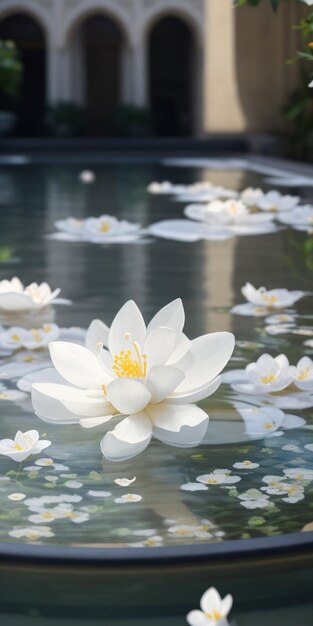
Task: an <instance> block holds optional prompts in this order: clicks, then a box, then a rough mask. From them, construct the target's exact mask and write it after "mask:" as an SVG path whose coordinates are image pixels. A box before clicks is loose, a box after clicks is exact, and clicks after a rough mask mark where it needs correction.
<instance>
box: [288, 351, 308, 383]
mask: <svg viewBox="0 0 313 626" xmlns="http://www.w3.org/2000/svg"><path fill="white" fill-rule="evenodd" d="M290 373H291V375H292V382H293V384H294V385H295V386H296V387H297V388H298V389H301V390H303V391H313V361H312V359H310V358H309V357H308V356H304V357H302V359H300V361H298V363H297V365H296V366H291V367H290Z"/></svg>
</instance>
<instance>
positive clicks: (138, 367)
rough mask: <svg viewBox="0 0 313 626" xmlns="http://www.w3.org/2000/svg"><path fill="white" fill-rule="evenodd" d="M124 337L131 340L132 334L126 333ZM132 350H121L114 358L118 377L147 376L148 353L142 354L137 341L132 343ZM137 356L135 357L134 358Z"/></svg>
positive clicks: (115, 371) (114, 367) (114, 370)
mask: <svg viewBox="0 0 313 626" xmlns="http://www.w3.org/2000/svg"><path fill="white" fill-rule="evenodd" d="M124 339H125V340H126V341H129V340H131V334H130V333H125V335H124ZM131 347H132V349H133V350H134V352H135V355H134V354H133V353H132V350H131V349H130V350H121V352H120V353H119V354H115V355H114V358H113V367H112V369H113V372H114V373H115V375H116V376H117V377H118V378H145V377H146V374H147V355H146V354H141V352H140V346H139V344H138V342H137V341H133V342H132V343H131ZM133 356H135V358H133Z"/></svg>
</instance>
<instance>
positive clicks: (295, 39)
mask: <svg viewBox="0 0 313 626" xmlns="http://www.w3.org/2000/svg"><path fill="white" fill-rule="evenodd" d="M307 11H308V8H307V7H306V6H305V5H301V4H300V3H299V4H297V3H296V2H293V1H290V0H285V1H284V2H282V4H281V7H280V8H279V10H278V12H277V13H274V12H273V11H272V9H271V7H270V6H269V3H262V4H261V5H260V6H259V7H258V8H253V7H248V6H247V7H242V8H240V9H236V10H235V9H234V8H233V7H232V6H231V2H230V0H207V5H206V32H207V34H208V35H207V40H206V47H205V79H204V85H205V97H204V120H203V126H204V129H205V132H206V133H208V132H227V131H228V132H242V131H249V132H267V131H279V130H281V129H282V127H283V125H284V121H283V117H282V108H283V106H284V105H285V104H286V102H287V99H288V96H289V95H290V93H291V92H292V91H293V90H294V89H295V87H296V86H297V85H298V84H299V74H300V71H299V69H300V66H299V64H295V65H287V64H286V60H287V59H288V58H291V57H292V56H294V54H295V51H296V50H297V49H299V48H301V46H302V45H303V43H302V41H301V34H300V33H299V32H298V31H296V30H294V29H293V28H292V27H293V26H294V25H295V24H298V23H299V21H300V19H301V16H302V15H305V14H306V13H307Z"/></svg>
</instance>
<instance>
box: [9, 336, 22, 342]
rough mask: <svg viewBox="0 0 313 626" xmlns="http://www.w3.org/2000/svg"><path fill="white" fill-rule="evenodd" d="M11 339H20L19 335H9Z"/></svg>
mask: <svg viewBox="0 0 313 626" xmlns="http://www.w3.org/2000/svg"><path fill="white" fill-rule="evenodd" d="M11 339H12V341H21V338H20V336H19V335H11Z"/></svg>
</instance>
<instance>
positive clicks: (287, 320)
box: [265, 313, 296, 326]
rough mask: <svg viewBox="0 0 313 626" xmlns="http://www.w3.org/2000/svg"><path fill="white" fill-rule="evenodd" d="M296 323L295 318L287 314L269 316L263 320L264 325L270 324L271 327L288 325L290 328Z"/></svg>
mask: <svg viewBox="0 0 313 626" xmlns="http://www.w3.org/2000/svg"><path fill="white" fill-rule="evenodd" d="M295 321H296V318H295V316H294V315H289V314H287V313H278V314H277V315H269V316H268V317H267V318H266V319H265V323H266V324H270V325H271V326H274V325H276V324H277V325H278V326H280V325H282V324H288V325H289V326H291V325H292V324H294V323H295Z"/></svg>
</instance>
